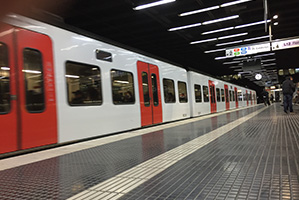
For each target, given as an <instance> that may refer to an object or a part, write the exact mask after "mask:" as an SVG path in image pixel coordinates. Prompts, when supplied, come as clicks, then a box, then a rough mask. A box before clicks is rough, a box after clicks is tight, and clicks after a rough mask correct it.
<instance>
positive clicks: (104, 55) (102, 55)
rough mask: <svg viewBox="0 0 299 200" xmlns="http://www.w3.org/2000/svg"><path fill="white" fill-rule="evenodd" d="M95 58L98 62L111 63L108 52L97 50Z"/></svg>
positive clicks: (110, 56)
mask: <svg viewBox="0 0 299 200" xmlns="http://www.w3.org/2000/svg"><path fill="white" fill-rule="evenodd" d="M96 57H97V59H99V60H103V61H107V62H112V54H111V53H109V52H105V51H101V50H99V49H97V50H96Z"/></svg>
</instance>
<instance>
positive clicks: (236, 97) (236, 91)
mask: <svg viewBox="0 0 299 200" xmlns="http://www.w3.org/2000/svg"><path fill="white" fill-rule="evenodd" d="M235 99H236V108H239V101H238V89H237V88H236V87H235Z"/></svg>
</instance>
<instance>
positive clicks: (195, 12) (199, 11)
mask: <svg viewBox="0 0 299 200" xmlns="http://www.w3.org/2000/svg"><path fill="white" fill-rule="evenodd" d="M218 8H220V6H212V7H209V8H203V9H199V10H194V11H190V12H185V13H182V14H179V16H180V17H184V16H188V15H194V14H197V13H202V12H207V11H210V10H216V9H218Z"/></svg>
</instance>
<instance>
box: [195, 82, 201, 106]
mask: <svg viewBox="0 0 299 200" xmlns="http://www.w3.org/2000/svg"><path fill="white" fill-rule="evenodd" d="M194 92H195V102H196V103H198V102H202V97H201V86H200V85H194Z"/></svg>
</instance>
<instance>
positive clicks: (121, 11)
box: [30, 0, 299, 86]
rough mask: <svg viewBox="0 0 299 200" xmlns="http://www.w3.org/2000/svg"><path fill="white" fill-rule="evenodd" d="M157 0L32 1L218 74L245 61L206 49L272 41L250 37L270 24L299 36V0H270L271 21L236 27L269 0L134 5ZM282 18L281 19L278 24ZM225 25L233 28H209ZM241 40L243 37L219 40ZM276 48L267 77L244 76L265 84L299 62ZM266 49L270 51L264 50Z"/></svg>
mask: <svg viewBox="0 0 299 200" xmlns="http://www.w3.org/2000/svg"><path fill="white" fill-rule="evenodd" d="M155 1H157V0H101V1H99V0H84V1H83V0H52V1H51V3H50V4H51V5H49V4H32V5H31V7H32V8H34V9H30V10H32V11H36V10H38V12H43V13H47V14H48V15H52V16H55V17H56V18H57V19H61V20H62V21H63V22H64V23H66V24H68V25H71V26H74V27H77V28H80V29H82V30H85V31H88V32H91V33H93V34H96V35H99V36H102V37H104V38H107V39H110V40H112V41H116V42H118V43H120V44H124V45H126V46H129V47H133V48H135V49H138V50H141V51H143V52H146V53H148V54H150V55H154V56H155V57H158V58H162V59H164V60H167V61H170V62H172V63H177V64H178V65H180V66H182V67H184V68H186V69H196V70H198V71H201V72H204V73H207V74H211V75H214V76H222V75H229V74H238V73H240V72H241V73H242V71H241V66H240V65H236V64H235V63H233V64H223V63H227V62H232V61H235V60H233V59H232V58H231V59H219V60H215V58H217V57H223V56H225V51H224V50H222V51H217V52H214V53H205V51H210V50H217V49H225V48H229V47H235V46H236V45H238V46H240V45H245V44H252V43H259V42H264V41H269V38H263V39H257V40H252V41H248V42H245V41H244V40H246V39H251V38H256V37H262V36H267V35H269V28H268V27H269V25H270V24H271V28H272V35H273V36H272V40H275V39H281V38H292V37H296V36H299V1H298V0H284V1H282V0H268V2H267V3H268V15H267V17H266V18H267V19H268V20H271V22H269V23H268V24H267V26H265V23H263V24H259V25H254V26H247V27H244V28H231V27H237V26H240V25H245V24H250V23H254V22H260V21H263V20H265V7H264V1H265V0H252V1H250V0H248V1H247V2H243V3H239V4H236V5H231V6H225V3H228V2H234V1H237V0H213V1H211V0H176V1H174V2H171V3H167V4H164V5H160V6H156V7H151V8H148V9H144V10H135V9H134V8H136V7H137V6H139V5H143V4H147V3H152V2H155ZM211 7H212V8H214V10H210V11H206V12H200V13H196V14H191V15H187V16H180V14H182V13H186V12H189V11H195V10H199V9H205V8H211ZM32 13H36V12H32ZM32 13H31V14H32ZM275 15H277V16H278V18H277V19H273V16H275ZM231 16H234V17H232V18H234V19H230V20H225V21H222V22H218V23H209V21H211V20H215V19H222V18H226V17H231ZM204 22H205V23H204ZM276 22H278V25H274V23H276ZM198 23H201V25H200V26H196V25H194V27H192V28H185V29H181V30H176V31H170V29H172V28H175V27H182V26H186V25H191V24H197V25H198ZM224 28H227V30H226V31H221V32H217V33H210V34H203V33H205V32H209V31H214V30H219V29H224ZM240 33H242V34H243V36H235V37H231V38H226V39H220V38H221V37H223V36H231V35H236V34H240ZM213 38H218V40H214V41H209V42H200V43H197V44H191V42H194V41H202V40H207V39H213ZM240 40H241V41H243V42H239V43H236V44H227V45H223V46H217V45H219V44H221V43H229V42H235V41H240ZM274 53H275V54H272V55H268V56H265V57H262V62H263V60H267V61H266V62H265V63H264V64H263V65H264V66H263V70H262V73H263V74H264V75H265V76H264V79H263V80H262V81H255V80H254V78H253V74H246V73H245V74H243V77H245V78H246V79H247V80H248V81H251V82H253V81H255V84H257V85H260V86H263V85H264V84H265V83H266V82H272V84H275V83H276V82H277V81H278V80H277V69H280V68H286V69H287V68H298V67H299V56H298V55H299V54H298V53H299V51H298V49H296V48H294V49H289V50H280V51H275V52H274ZM262 54H265V53H260V54H259V55H262ZM269 64H270V65H269Z"/></svg>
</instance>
